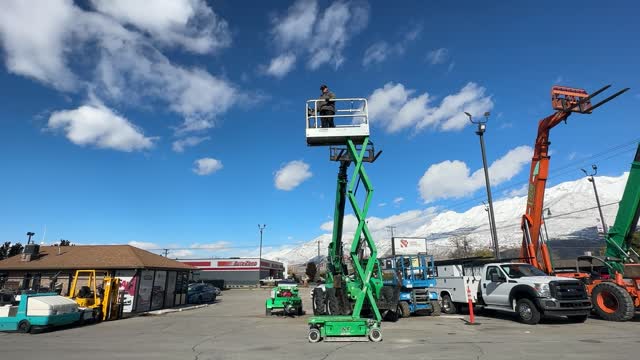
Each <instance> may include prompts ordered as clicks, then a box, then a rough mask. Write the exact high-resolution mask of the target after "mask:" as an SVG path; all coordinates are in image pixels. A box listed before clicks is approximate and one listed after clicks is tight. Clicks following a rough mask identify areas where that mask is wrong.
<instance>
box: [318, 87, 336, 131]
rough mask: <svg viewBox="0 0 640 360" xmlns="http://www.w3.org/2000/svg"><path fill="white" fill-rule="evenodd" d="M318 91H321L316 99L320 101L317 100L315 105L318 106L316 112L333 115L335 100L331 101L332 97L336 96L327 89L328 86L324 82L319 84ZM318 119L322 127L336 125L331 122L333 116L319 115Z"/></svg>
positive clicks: (334, 112)
mask: <svg viewBox="0 0 640 360" xmlns="http://www.w3.org/2000/svg"><path fill="white" fill-rule="evenodd" d="M320 91H322V94H321V95H320V97H319V98H318V99H319V100H321V101H318V103H317V105H316V106H317V107H318V109H317V110H318V113H319V114H320V116H329V115H335V114H336V103H335V101H332V99H335V98H336V96H335V95H334V94H333V93H332V92H331V91H329V87H328V86H327V85H324V84H323V85H322V86H320ZM320 119H321V121H322V127H323V128H332V127H336V126H335V124H334V123H333V117H321V118H320Z"/></svg>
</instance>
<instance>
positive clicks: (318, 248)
mask: <svg viewBox="0 0 640 360" xmlns="http://www.w3.org/2000/svg"><path fill="white" fill-rule="evenodd" d="M319 258H320V239H318V259H319Z"/></svg>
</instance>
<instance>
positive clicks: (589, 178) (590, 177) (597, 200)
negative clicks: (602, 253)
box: [580, 164, 608, 234]
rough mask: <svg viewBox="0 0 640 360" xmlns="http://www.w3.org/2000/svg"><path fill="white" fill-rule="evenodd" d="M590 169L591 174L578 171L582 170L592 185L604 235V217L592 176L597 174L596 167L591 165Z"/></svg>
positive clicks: (605, 230)
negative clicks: (591, 170)
mask: <svg viewBox="0 0 640 360" xmlns="http://www.w3.org/2000/svg"><path fill="white" fill-rule="evenodd" d="M591 168H592V169H593V173H592V174H588V173H587V170H585V169H580V170H582V172H583V173H584V174H585V175H587V180H589V182H590V183H591V185H593V192H594V193H595V194H596V204H598V212H599V213H600V222H601V224H602V231H603V232H604V233H605V234H606V233H607V232H608V231H607V224H606V223H605V222H604V215H602V207H601V206H600V197H599V196H598V188H597V187H596V179H595V178H594V175H596V174H597V173H598V166H597V165H595V164H594V165H591Z"/></svg>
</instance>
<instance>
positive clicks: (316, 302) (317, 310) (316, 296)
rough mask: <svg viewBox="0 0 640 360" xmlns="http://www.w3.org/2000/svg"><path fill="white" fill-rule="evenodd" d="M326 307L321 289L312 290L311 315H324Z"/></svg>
mask: <svg viewBox="0 0 640 360" xmlns="http://www.w3.org/2000/svg"><path fill="white" fill-rule="evenodd" d="M326 309H327V306H326V305H325V303H324V291H322V289H321V288H315V289H313V315H325V314H326V313H327V310H326Z"/></svg>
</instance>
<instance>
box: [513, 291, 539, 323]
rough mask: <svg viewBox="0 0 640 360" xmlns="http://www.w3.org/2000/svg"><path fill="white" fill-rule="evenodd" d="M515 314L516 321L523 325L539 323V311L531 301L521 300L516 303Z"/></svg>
mask: <svg viewBox="0 0 640 360" xmlns="http://www.w3.org/2000/svg"><path fill="white" fill-rule="evenodd" d="M516 314H517V316H518V320H520V322H522V323H524V324H529V325H535V324H537V323H539V322H540V317H541V314H540V310H538V308H537V307H536V304H534V303H533V301H531V300H529V299H527V298H522V299H520V300H518V302H517V303H516Z"/></svg>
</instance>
